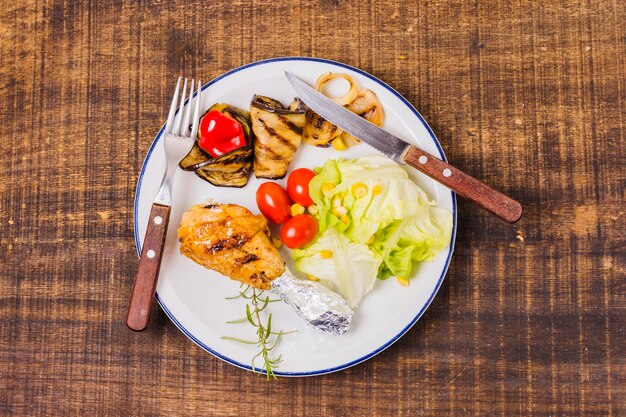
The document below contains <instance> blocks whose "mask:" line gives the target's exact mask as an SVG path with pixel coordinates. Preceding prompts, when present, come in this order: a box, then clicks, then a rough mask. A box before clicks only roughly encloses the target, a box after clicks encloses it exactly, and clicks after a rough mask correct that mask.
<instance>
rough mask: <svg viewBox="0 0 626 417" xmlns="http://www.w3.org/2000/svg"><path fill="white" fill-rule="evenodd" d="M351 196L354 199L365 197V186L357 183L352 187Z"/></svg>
mask: <svg viewBox="0 0 626 417" xmlns="http://www.w3.org/2000/svg"><path fill="white" fill-rule="evenodd" d="M352 194H353V195H354V198H361V197H365V196H366V195H367V185H365V184H363V183H362V182H357V183H356V184H354V185H353V186H352Z"/></svg>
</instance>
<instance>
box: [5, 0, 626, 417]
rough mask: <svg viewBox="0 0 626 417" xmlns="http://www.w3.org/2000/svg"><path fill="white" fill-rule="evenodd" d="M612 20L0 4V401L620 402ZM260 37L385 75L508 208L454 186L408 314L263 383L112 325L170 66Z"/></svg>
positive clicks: (72, 404)
mask: <svg viewBox="0 0 626 417" xmlns="http://www.w3.org/2000/svg"><path fill="white" fill-rule="evenodd" d="M625 21H626V6H625V4H624V2H620V1H612V0H598V1H590V0H584V1H582V2H578V1H571V0H552V1H529V0H518V1H511V2H504V1H502V2H501V1H495V0H493V1H483V2H478V1H469V2H468V1H461V0H453V1H442V0H432V1H420V2H408V1H391V0H382V1H378V2H371V1H358V2H357V1H350V2H348V1H341V0H334V1H323V2H319V3H317V2H276V1H268V0H253V1H250V2H249V1H240V0H235V1H230V2H211V1H208V2H207V1H204V2H195V1H193V2H187V1H184V2H183V1H177V0H171V1H162V0H153V1H134V2H130V1H123V0H117V1H109V2H96V1H90V2H78V1H71V0H50V1H44V0H37V1H31V0H24V1H19V2H5V4H3V6H2V9H1V10H0V125H1V126H2V131H1V133H0V158H2V169H1V170H0V277H1V279H0V414H2V415H29V416H30V415H82V414H87V413H89V415H94V416H108V415H140V414H145V415H168V416H170V415H204V416H206V415H219V416H240V415H307V416H331V415H335V416H341V415H374V416H389V415H398V416H415V415H418V416H419V415H425V416H426V415H455V416H456V415H490V416H491V415H499V416H514V415H538V416H548V415H593V416H605V415H612V416H619V415H626V334H625V332H626V314H625V312H626V310H625V309H626V285H625V282H626V280H625V273H624V270H625V265H624V260H625V256H624V255H625V253H624V248H625V247H626V234H625V231H624V230H625V229H624V218H625V210H626V209H625V208H624V186H625V182H626V172H625V171H626V170H625V167H624V161H625V160H626V155H625V148H626V146H625V145H626V144H625V140H624V139H625V133H626V132H625V131H626V123H625V118H626V116H625V114H626V113H625V107H626V76H625V74H626V67H625V61H626V58H625V57H626V28H625V27H626V25H624V22H625ZM284 55H305V56H315V57H324V58H330V59H335V60H339V61H342V62H345V63H347V64H351V65H354V66H357V67H360V68H362V69H364V70H366V71H369V72H371V73H373V74H374V75H376V76H378V77H380V78H381V79H382V80H384V81H386V82H388V83H389V84H391V85H392V86H394V87H395V88H396V89H397V90H398V91H399V92H400V93H402V94H403V95H404V96H405V97H406V98H407V99H408V100H409V101H410V102H412V103H413V104H414V105H415V106H416V107H417V108H418V109H419V110H420V112H421V113H422V114H423V116H424V117H425V118H426V120H428V121H429V123H430V125H431V127H432V128H433V130H434V132H435V133H436V134H437V136H438V137H439V139H440V141H441V143H442V146H443V149H444V150H445V152H446V155H447V157H448V159H449V161H450V162H451V163H452V164H454V165H455V166H457V167H459V168H460V169H463V170H464V171H466V172H468V173H469V174H471V175H473V176H475V177H477V178H480V179H482V180H484V181H485V182H487V183H488V184H490V185H491V186H493V187H494V188H496V189H498V190H501V191H502V192H504V193H505V194H508V195H511V196H512V197H513V198H515V199H517V200H519V201H520V202H521V203H522V205H523V206H524V208H525V214H524V216H523V218H522V220H520V222H518V223H516V224H515V225H508V224H505V223H503V222H501V221H499V220H498V219H496V218H494V217H493V216H490V215H486V214H485V213H483V212H482V211H481V210H480V209H478V208H477V207H475V206H473V205H472V204H470V203H468V202H465V201H459V215H458V219H459V228H458V235H457V245H456V251H455V254H454V257H453V261H452V265H451V267H450V270H449V272H448V275H447V278H446V281H445V282H444V284H443V287H442V288H441V290H440V292H439V294H438V295H437V297H436V298H435V299H434V301H433V303H432V305H431V306H430V308H429V310H428V312H427V313H426V314H425V315H424V316H423V318H422V319H421V320H420V321H419V322H418V323H417V325H416V326H415V327H414V328H413V329H412V330H411V331H410V332H408V333H407V334H406V335H405V336H404V337H403V338H402V339H401V340H400V341H399V342H398V343H396V344H395V345H393V346H392V347H390V348H389V349H387V350H386V351H384V352H382V353H381V354H380V355H378V356H377V357H375V358H374V359H372V360H369V361H367V362H365V363H363V364H361V365H358V366H356V367H354V368H351V369H348V370H346V371H343V372H340V373H336V374H332V375H327V376H323V377H316V378H309V379H280V380H277V381H274V382H272V383H266V382H265V381H264V380H263V379H259V378H257V377H256V376H255V375H253V374H251V373H248V372H245V371H242V370H239V369H237V368H234V367H232V366H230V365H227V364H225V363H223V362H221V361H219V360H218V359H215V358H213V357H212V356H210V355H208V354H207V353H205V352H203V351H202V350H201V349H200V348H198V347H197V346H195V345H194V344H193V343H191V342H190V341H189V340H187V338H186V337H185V336H184V335H183V334H182V333H181V332H179V331H178V330H177V329H176V328H175V327H174V326H173V325H172V323H170V322H169V321H168V320H167V318H166V317H165V315H164V314H163V313H162V312H161V311H160V310H155V314H154V316H153V318H152V322H151V326H150V328H149V329H148V330H147V331H146V332H143V333H139V334H137V333H133V332H131V331H130V330H128V329H127V327H126V325H125V323H124V321H125V320H124V319H125V315H126V307H127V303H128V297H129V294H130V291H131V288H132V285H133V274H134V271H135V268H136V265H137V257H136V252H135V247H134V240H133V224H132V210H133V197H134V191H135V185H136V180H137V177H138V174H139V169H140V167H141V163H142V160H143V157H144V155H145V153H146V151H147V150H148V147H149V145H150V142H151V140H152V138H153V137H154V135H155V133H156V132H157V129H158V126H159V125H160V124H161V123H162V121H163V120H164V119H165V117H166V114H167V105H168V103H167V102H168V101H169V97H170V95H171V91H170V89H171V79H172V76H174V75H178V74H185V75H187V76H193V77H196V78H202V79H203V80H207V79H210V78H212V77H215V76H217V75H219V74H221V73H222V72H224V71H227V70H230V69H232V68H234V67H237V66H239V65H242V64H246V63H249V62H251V61H255V60H259V59H264V58H270V57H275V56H284ZM157 311H158V312H157ZM373 331H375V329H373Z"/></svg>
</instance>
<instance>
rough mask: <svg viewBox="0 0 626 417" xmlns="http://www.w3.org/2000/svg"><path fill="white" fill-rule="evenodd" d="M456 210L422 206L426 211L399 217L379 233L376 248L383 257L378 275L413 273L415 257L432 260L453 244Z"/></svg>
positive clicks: (373, 247) (385, 276) (373, 246)
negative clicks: (453, 225)
mask: <svg viewBox="0 0 626 417" xmlns="http://www.w3.org/2000/svg"><path fill="white" fill-rule="evenodd" d="M451 231H452V213H450V212H449V211H448V210H444V209H441V208H437V207H431V206H426V205H424V206H422V213H420V214H417V215H415V216H411V217H408V218H406V219H404V220H398V221H394V222H393V223H391V224H390V225H389V226H387V227H385V228H384V229H382V230H380V231H379V232H378V233H377V234H376V238H375V241H374V243H373V244H372V249H374V251H375V252H376V253H378V254H379V255H380V256H382V257H383V259H384V263H383V264H381V267H380V270H379V274H378V276H379V277H380V278H387V277H390V276H401V277H410V275H411V266H412V261H415V262H422V261H432V260H433V259H434V258H435V256H436V255H437V254H438V253H439V252H441V251H442V250H443V249H445V248H446V247H447V246H448V245H449V244H450V234H451Z"/></svg>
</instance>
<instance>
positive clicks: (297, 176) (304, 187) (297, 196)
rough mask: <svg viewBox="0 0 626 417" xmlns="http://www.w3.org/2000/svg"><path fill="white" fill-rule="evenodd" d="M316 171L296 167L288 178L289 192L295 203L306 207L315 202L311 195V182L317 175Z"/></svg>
mask: <svg viewBox="0 0 626 417" xmlns="http://www.w3.org/2000/svg"><path fill="white" fill-rule="evenodd" d="M315 175H316V174H315V172H314V171H312V170H310V169H308V168H298V169H294V170H293V172H292V173H291V174H290V175H289V178H288V179H287V194H289V197H291V200H292V201H293V202H294V203H298V204H300V205H302V206H304V207H309V206H312V205H313V204H315V203H314V202H313V200H312V199H311V196H310V195H309V182H311V179H313V177H314V176H315Z"/></svg>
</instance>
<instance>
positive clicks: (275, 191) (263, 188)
mask: <svg viewBox="0 0 626 417" xmlns="http://www.w3.org/2000/svg"><path fill="white" fill-rule="evenodd" d="M256 204H257V206H259V210H261V213H263V215H264V216H265V217H267V219H268V220H269V221H271V222H272V223H276V224H281V223H284V222H286V221H287V220H289V218H290V217H291V200H289V196H288V195H287V192H286V191H285V189H284V188H283V187H281V186H280V185H278V184H276V183H275V182H264V183H263V184H261V185H260V186H259V188H258V189H257V190H256Z"/></svg>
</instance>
